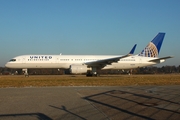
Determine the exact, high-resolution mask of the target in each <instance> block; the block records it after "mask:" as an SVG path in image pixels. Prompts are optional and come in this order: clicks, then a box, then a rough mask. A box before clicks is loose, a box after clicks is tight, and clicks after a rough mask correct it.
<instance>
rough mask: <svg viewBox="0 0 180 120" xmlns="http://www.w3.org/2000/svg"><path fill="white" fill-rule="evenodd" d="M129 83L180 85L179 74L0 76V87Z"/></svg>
mask: <svg viewBox="0 0 180 120" xmlns="http://www.w3.org/2000/svg"><path fill="white" fill-rule="evenodd" d="M129 85H180V74H165V75H130V76H129V75H103V76H100V77H85V76H83V75H77V76H75V75H61V76H60V75H57V76H54V75H50V76H43V75H42V76H30V77H24V76H21V75H20V76H0V88H4V87H31V86H34V87H44V86H129Z"/></svg>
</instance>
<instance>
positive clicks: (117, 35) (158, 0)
mask: <svg viewBox="0 0 180 120" xmlns="http://www.w3.org/2000/svg"><path fill="white" fill-rule="evenodd" d="M179 6H180V1H179V0H0V66H1V67H4V65H5V63H6V62H8V61H9V60H10V59H11V58H13V57H16V56H19V55H26V54H55V55H56V54H60V53H62V54H68V55H124V54H127V53H128V52H129V51H130V49H131V48H132V47H133V45H134V44H137V48H136V51H135V54H138V53H140V52H141V51H142V49H143V48H144V47H145V46H146V45H147V44H148V43H149V42H150V41H151V40H152V39H153V38H154V37H155V36H156V35H157V34H158V33H159V32H165V33H166V36H165V39H164V42H163V45H162V47H161V51H160V54H159V57H165V56H169V55H171V56H174V58H172V59H168V60H167V61H166V62H165V63H163V64H161V66H164V65H176V66H179V65H180V54H179V50H180V40H179V39H180V14H179V12H180V7H179Z"/></svg>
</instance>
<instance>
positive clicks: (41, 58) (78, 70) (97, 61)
mask: <svg viewBox="0 0 180 120" xmlns="http://www.w3.org/2000/svg"><path fill="white" fill-rule="evenodd" d="M164 36H165V33H158V34H157V35H156V37H155V38H154V39H153V40H152V41H151V42H150V43H149V44H148V45H147V46H146V47H145V48H144V49H143V50H142V51H141V52H140V53H139V54H137V55H133V54H134V51H135V48H136V44H135V45H134V46H133V48H132V49H131V51H130V52H129V53H128V54H127V55H62V54H60V55H21V56H17V57H14V58H12V59H11V60H10V61H9V62H7V63H6V65H5V66H6V67H7V68H21V69H22V70H23V71H24V72H25V74H26V75H28V69H30V68H57V69H69V71H70V73H71V74H82V73H86V75H87V76H98V75H99V74H98V71H99V70H104V69H123V70H124V69H134V68H140V67H145V66H151V65H155V64H159V63H162V62H165V60H166V59H169V58H172V56H167V57H161V58H159V57H158V55H159V52H160V49H161V45H162V43H163V40H164Z"/></svg>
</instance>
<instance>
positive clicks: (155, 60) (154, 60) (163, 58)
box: [149, 56, 173, 62]
mask: <svg viewBox="0 0 180 120" xmlns="http://www.w3.org/2000/svg"><path fill="white" fill-rule="evenodd" d="M169 58H173V56H167V57H162V58H157V59H153V60H149V62H157V61H159V60H165V59H169Z"/></svg>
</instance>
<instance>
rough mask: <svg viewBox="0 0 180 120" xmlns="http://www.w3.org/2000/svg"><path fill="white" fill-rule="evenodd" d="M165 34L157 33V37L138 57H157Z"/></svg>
mask: <svg viewBox="0 0 180 120" xmlns="http://www.w3.org/2000/svg"><path fill="white" fill-rule="evenodd" d="M164 36H165V33H158V34H157V36H156V37H155V38H154V39H153V40H152V41H151V42H150V43H149V44H148V45H147V46H146V47H145V48H144V49H143V50H142V52H141V53H140V54H139V56H144V57H158V55H159V52H160V49H161V45H162V42H163V40H164Z"/></svg>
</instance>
